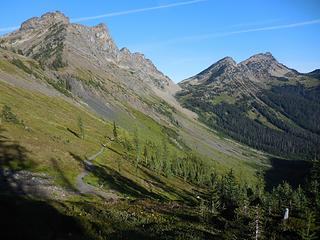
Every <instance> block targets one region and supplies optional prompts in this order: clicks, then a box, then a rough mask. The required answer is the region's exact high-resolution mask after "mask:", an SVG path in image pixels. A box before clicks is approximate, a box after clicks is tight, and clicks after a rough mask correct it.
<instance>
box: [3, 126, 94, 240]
mask: <svg viewBox="0 0 320 240" xmlns="http://www.w3.org/2000/svg"><path fill="white" fill-rule="evenodd" d="M4 131H5V130H4V129H0V213H1V216H2V217H1V218H0V232H1V233H0V235H1V239H33V240H34V239H39V240H40V239H41V240H46V239H48V240H49V239H50V240H52V239H90V236H88V235H87V234H86V233H85V231H84V230H83V228H82V226H81V225H80V224H79V222H78V221H77V220H76V219H75V218H73V217H70V216H66V215H64V214H62V213H60V212H59V211H58V210H57V209H56V208H55V207H53V206H52V205H50V204H49V203H47V202H45V201H41V200H35V199H32V198H30V197H27V196H26V195H25V192H24V189H23V187H22V186H20V184H21V182H19V181H17V179H16V177H15V176H14V173H16V172H17V171H19V170H28V169H29V168H30V167H31V166H32V165H33V164H34V163H33V162H32V161H31V160H30V159H29V158H28V151H27V150H26V149H25V148H24V147H23V146H21V145H19V143H17V142H13V141H11V140H10V139H8V138H6V137H5V136H4V135H3V133H4Z"/></svg>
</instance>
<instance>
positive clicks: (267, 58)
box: [241, 52, 277, 65]
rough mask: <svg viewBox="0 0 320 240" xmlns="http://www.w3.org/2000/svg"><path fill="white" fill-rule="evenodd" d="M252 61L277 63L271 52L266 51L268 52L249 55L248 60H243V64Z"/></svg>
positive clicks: (248, 63)
mask: <svg viewBox="0 0 320 240" xmlns="http://www.w3.org/2000/svg"><path fill="white" fill-rule="evenodd" d="M252 63H264V64H271V63H277V60H276V59H275V58H274V57H273V55H272V54H271V53H270V52H266V53H258V54H255V55H253V56H251V57H249V58H248V59H247V60H244V61H243V62H241V64H244V65H250V64H252Z"/></svg>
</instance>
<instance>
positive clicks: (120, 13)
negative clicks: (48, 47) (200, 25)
mask: <svg viewBox="0 0 320 240" xmlns="http://www.w3.org/2000/svg"><path fill="white" fill-rule="evenodd" d="M206 1H207V0H192V1H185V2H178V3H171V4H166V5H160V6H154V7H147V8H138V9H131V10H126V11H120V12H111V13H106V14H102V15H96V16H90V17H80V18H72V19H71V22H84V21H88V20H94V19H101V18H107V17H116V16H122V15H128V14H133V13H139V12H148V11H154V10H157V9H164V8H174V7H179V6H184V5H190V4H196V3H200V2H206ZM18 28H19V26H16V27H4V28H0V32H9V31H13V30H16V29H18Z"/></svg>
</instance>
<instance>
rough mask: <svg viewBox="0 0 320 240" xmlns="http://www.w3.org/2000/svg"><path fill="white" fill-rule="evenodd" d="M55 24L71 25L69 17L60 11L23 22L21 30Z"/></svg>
mask: <svg viewBox="0 0 320 240" xmlns="http://www.w3.org/2000/svg"><path fill="white" fill-rule="evenodd" d="M55 23H63V24H69V23H70V20H69V18H68V17H66V16H65V15H64V14H63V13H61V12H59V11H56V12H48V13H46V14H44V15H42V16H41V17H33V18H30V19H29V20H27V21H25V22H23V23H22V24H21V27H20V30H21V31H23V30H31V29H36V28H39V27H41V26H50V25H53V24H55Z"/></svg>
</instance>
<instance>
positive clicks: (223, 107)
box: [176, 55, 320, 160]
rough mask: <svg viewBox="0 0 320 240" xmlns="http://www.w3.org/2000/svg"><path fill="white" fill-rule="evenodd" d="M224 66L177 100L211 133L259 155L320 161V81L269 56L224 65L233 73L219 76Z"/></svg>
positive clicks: (198, 78)
mask: <svg viewBox="0 0 320 240" xmlns="http://www.w3.org/2000/svg"><path fill="white" fill-rule="evenodd" d="M220 65H221V62H218V63H217V64H215V65H213V66H212V67H211V68H209V69H208V70H206V71H204V72H202V73H200V74H199V75H197V76H196V77H194V78H192V79H190V80H186V81H185V82H182V83H181V86H182V87H183V88H184V90H183V91H181V92H179V93H178V94H177V95H176V96H177V98H178V99H180V101H181V103H182V104H183V105H184V106H185V107H187V108H189V109H191V110H193V111H195V112H197V113H198V115H199V119H200V120H201V121H202V122H204V123H205V124H207V125H208V126H210V127H211V128H213V129H215V130H218V131H220V132H222V133H223V134H225V135H227V136H229V137H231V138H233V139H235V140H237V141H239V142H241V143H244V144H247V145H249V146H251V147H254V148H256V149H258V150H262V151H265V152H268V153H270V154H274V155H277V156H282V157H285V158H289V159H304V160H308V159H309V160H310V159H314V157H316V156H318V155H319V153H320V147H319V146H320V132H319V127H320V121H319V119H320V101H319V99H320V87H319V84H320V82H319V80H317V79H315V78H313V77H306V76H305V75H302V74H299V73H297V72H296V71H293V70H290V69H288V68H286V67H285V66H283V65H281V64H279V63H277V62H276V60H275V59H274V58H273V57H272V56H270V55H260V56H259V55H256V56H254V57H252V58H251V59H249V60H246V61H244V62H242V63H240V64H238V65H236V64H234V63H233V62H231V63H229V62H228V63H225V62H222V65H223V66H224V65H226V66H225V67H222V68H223V69H227V68H230V70H229V71H225V70H224V71H223V72H221V71H220V70H219V69H221V67H220ZM276 68H279V69H280V70H278V72H272V73H270V72H268V71H275V70H274V69H276ZM217 69H218V70H217ZM217 72H218V73H217ZM281 74H283V76H282V75H281ZM274 75H277V77H275V76H274Z"/></svg>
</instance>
